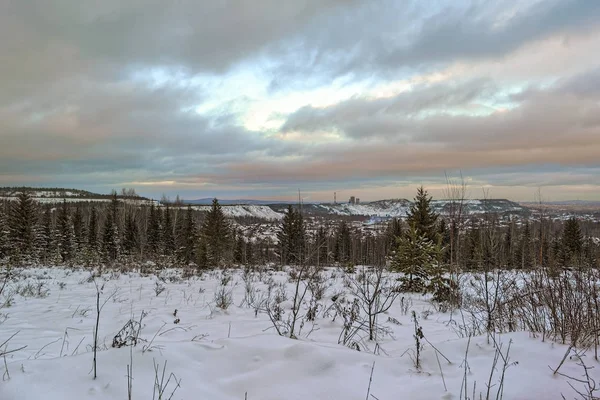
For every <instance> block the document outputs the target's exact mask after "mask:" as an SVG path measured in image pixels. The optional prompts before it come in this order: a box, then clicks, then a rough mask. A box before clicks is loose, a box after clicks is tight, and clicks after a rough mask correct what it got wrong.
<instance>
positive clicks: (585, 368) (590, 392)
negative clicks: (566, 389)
mask: <svg viewBox="0 0 600 400" xmlns="http://www.w3.org/2000/svg"><path fill="white" fill-rule="evenodd" d="M571 351H573V355H572V356H571V358H574V359H577V360H578V362H577V365H578V366H579V367H580V368H581V370H582V374H581V376H580V377H573V376H569V375H566V374H563V373H561V372H559V370H558V369H559V368H560V365H559V366H558V368H557V369H556V370H555V372H554V373H555V374H558V375H561V376H563V377H565V378H567V379H568V381H567V383H568V384H569V386H570V387H571V389H573V391H574V392H575V393H577V396H578V397H576V399H580V400H599V399H600V386H598V382H597V381H596V379H594V378H593V377H592V373H591V372H590V371H591V370H593V369H594V367H592V366H589V365H587V364H586V363H585V361H584V359H585V357H586V351H585V350H580V351H578V350H575V349H572V348H571V347H569V351H568V352H567V354H568V353H570V352H571ZM563 361H564V360H563ZM561 365H562V362H561ZM575 385H577V386H578V387H575ZM562 398H563V399H566V397H565V396H564V395H562Z"/></svg>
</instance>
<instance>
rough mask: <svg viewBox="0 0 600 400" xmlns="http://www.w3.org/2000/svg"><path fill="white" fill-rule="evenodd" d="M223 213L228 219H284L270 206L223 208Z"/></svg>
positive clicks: (207, 209) (199, 208)
mask: <svg viewBox="0 0 600 400" xmlns="http://www.w3.org/2000/svg"><path fill="white" fill-rule="evenodd" d="M192 208H193V209H194V210H198V211H204V212H206V211H209V210H210V206H193V207H192ZM222 210H223V213H224V214H225V216H227V217H256V218H262V219H268V220H279V219H281V218H283V214H280V213H278V212H276V211H274V210H273V209H272V208H270V207H268V206H260V205H235V206H222Z"/></svg>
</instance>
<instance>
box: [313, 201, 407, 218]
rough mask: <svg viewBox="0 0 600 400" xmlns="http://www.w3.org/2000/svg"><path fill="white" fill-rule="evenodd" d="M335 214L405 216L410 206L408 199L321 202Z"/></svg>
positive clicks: (321, 206) (327, 210) (324, 208)
mask: <svg viewBox="0 0 600 400" xmlns="http://www.w3.org/2000/svg"><path fill="white" fill-rule="evenodd" d="M317 207H320V208H321V209H322V210H323V211H325V212H327V213H328V214H333V215H365V216H369V217H404V216H406V212H407V211H408V209H409V207H410V202H409V201H408V200H380V201H374V202H371V203H365V204H319V205H318V206H317Z"/></svg>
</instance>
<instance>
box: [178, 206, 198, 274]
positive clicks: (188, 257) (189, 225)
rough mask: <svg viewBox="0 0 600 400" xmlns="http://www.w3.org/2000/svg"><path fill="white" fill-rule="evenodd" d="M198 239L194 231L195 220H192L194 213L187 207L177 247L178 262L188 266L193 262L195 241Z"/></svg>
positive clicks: (195, 230)
mask: <svg viewBox="0 0 600 400" xmlns="http://www.w3.org/2000/svg"><path fill="white" fill-rule="evenodd" d="M197 238H198V232H197V229H196V220H195V218H194V211H193V210H192V206H190V205H188V207H187V211H186V213H185V221H184V224H183V230H182V232H181V233H180V247H179V251H180V253H179V259H180V261H183V262H185V263H186V264H189V263H190V262H192V261H193V260H194V257H195V251H196V241H197Z"/></svg>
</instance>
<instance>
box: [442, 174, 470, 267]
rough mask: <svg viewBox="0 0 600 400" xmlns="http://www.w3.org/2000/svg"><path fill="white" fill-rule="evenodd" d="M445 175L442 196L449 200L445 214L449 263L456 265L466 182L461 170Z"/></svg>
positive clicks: (458, 255) (462, 220)
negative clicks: (448, 226) (448, 230)
mask: <svg viewBox="0 0 600 400" xmlns="http://www.w3.org/2000/svg"><path fill="white" fill-rule="evenodd" d="M444 175H445V177H446V188H445V189H444V191H443V194H444V197H445V198H446V199H447V200H449V202H448V205H447V216H448V219H449V222H450V265H451V266H457V265H458V264H459V262H460V248H459V247H460V232H461V230H462V228H463V223H464V214H465V201H466V198H467V182H466V181H465V179H464V177H463V175H462V171H461V172H460V174H459V177H457V178H452V177H449V176H448V174H447V173H444Z"/></svg>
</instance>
